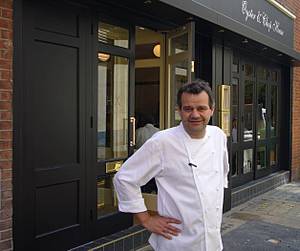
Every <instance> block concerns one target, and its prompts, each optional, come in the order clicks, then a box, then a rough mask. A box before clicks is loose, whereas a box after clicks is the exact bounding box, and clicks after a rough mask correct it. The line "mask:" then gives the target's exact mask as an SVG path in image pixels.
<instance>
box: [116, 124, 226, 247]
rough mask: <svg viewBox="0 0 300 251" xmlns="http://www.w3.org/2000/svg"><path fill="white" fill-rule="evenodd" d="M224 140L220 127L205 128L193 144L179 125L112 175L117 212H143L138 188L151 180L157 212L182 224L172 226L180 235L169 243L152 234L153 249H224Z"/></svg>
mask: <svg viewBox="0 0 300 251" xmlns="http://www.w3.org/2000/svg"><path fill="white" fill-rule="evenodd" d="M226 141H227V138H226V135H225V134H224V133H223V131H222V130H221V129H220V128H218V127H215V126H207V127H206V134H205V137H204V138H202V139H201V140H199V144H196V143H195V142H196V141H195V140H193V139H191V137H190V136H189V135H188V134H187V133H186V132H185V130H184V128H183V126H182V124H180V125H179V126H177V127H173V128H170V129H167V130H164V131H160V132H158V133H156V134H155V135H154V136H153V137H152V138H151V139H149V140H148V141H147V142H146V143H145V144H144V145H143V146H142V147H141V148H140V149H139V150H138V151H137V152H136V153H135V154H134V155H132V156H131V157H130V158H129V159H128V160H127V161H126V162H125V163H124V164H123V165H122V167H121V169H120V171H119V172H118V173H117V174H116V175H115V178H114V185H115V189H116V192H117V195H118V199H119V210H120V211H122V212H131V213H139V212H144V211H146V210H147V208H146V206H145V203H144V199H143V198H142V194H141V190H140V186H142V185H145V184H146V183H147V182H148V181H149V180H150V179H151V178H153V177H155V179H156V184H157V188H158V195H157V196H158V197H157V209H158V213H159V214H160V215H162V216H167V217H172V218H176V219H179V220H180V221H181V222H182V223H181V224H174V226H176V227H178V228H179V229H181V233H180V234H179V235H178V236H173V238H172V240H167V239H165V238H164V237H162V236H160V235H157V234H152V235H151V237H150V239H149V242H150V244H151V246H152V247H153V248H154V250H155V251H182V250H184V251H219V250H222V249H223V245H222V240H221V220H222V207H223V197H224V189H223V188H224V187H227V182H228V181H227V174H228V171H229V165H228V156H227V144H226ZM189 164H190V165H189Z"/></svg>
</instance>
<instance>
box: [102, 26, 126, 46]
mask: <svg viewBox="0 0 300 251" xmlns="http://www.w3.org/2000/svg"><path fill="white" fill-rule="evenodd" d="M98 41H99V42H101V43H105V44H110V45H115V46H119V47H123V48H128V46H129V31H128V30H127V29H124V28H122V27H119V26H116V25H111V24H108V23H103V22H99V23H98Z"/></svg>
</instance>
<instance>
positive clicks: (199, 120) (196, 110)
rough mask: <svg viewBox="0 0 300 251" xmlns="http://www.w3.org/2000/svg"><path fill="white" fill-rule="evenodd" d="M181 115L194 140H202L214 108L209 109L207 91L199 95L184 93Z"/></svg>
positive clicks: (185, 127) (187, 130) (180, 109)
mask: <svg viewBox="0 0 300 251" xmlns="http://www.w3.org/2000/svg"><path fill="white" fill-rule="evenodd" d="M181 104H182V105H181V108H178V109H179V115H180V117H181V120H182V124H183V126H184V129H185V130H186V132H187V133H188V134H189V135H190V136H191V137H192V138H202V137H203V136H204V135H205V127H206V125H207V124H208V122H209V120H210V117H211V116H212V115H213V112H214V108H210V107H209V97H208V95H207V93H206V92H205V91H202V92H200V93H199V94H191V93H186V92H184V93H182V96H181Z"/></svg>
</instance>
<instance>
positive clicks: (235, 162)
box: [231, 152, 238, 176]
mask: <svg viewBox="0 0 300 251" xmlns="http://www.w3.org/2000/svg"><path fill="white" fill-rule="evenodd" d="M237 175H238V152H233V153H232V162H231V176H237Z"/></svg>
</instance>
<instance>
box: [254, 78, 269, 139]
mask: <svg viewBox="0 0 300 251" xmlns="http://www.w3.org/2000/svg"><path fill="white" fill-rule="evenodd" d="M266 88H267V86H266V84H263V83H258V85H257V118H256V119H257V120H256V123H257V139H265V138H266V116H267V108H266V104H267V102H266V99H267V96H266Z"/></svg>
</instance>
